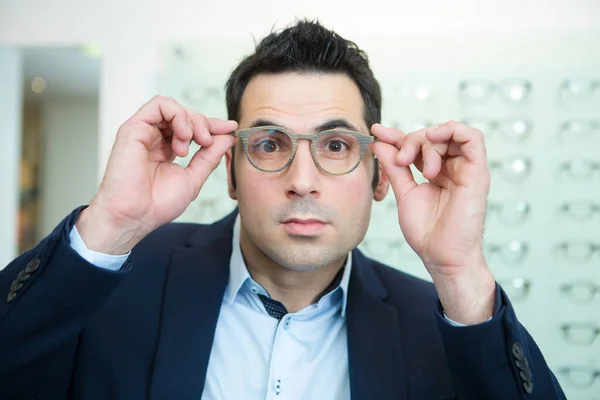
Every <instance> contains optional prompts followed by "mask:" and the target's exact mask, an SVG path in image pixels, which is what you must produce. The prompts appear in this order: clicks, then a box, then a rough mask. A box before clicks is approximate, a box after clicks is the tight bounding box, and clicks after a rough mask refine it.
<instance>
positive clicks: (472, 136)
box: [426, 121, 486, 163]
mask: <svg viewBox="0 0 600 400" xmlns="http://www.w3.org/2000/svg"><path fill="white" fill-rule="evenodd" d="M426 137H427V140H429V141H431V142H432V143H442V142H450V143H456V144H458V145H459V146H458V148H459V149H460V155H462V156H464V157H465V158H466V159H467V160H469V161H472V162H477V163H485V162H486V152H485V144H484V139H483V133H482V132H481V131H480V130H479V129H476V128H473V127H470V126H467V125H465V124H461V123H460V122H456V121H449V122H446V123H445V124H442V125H439V126H436V127H432V128H431V129H429V130H428V131H427V133H426ZM452 150H453V151H452V152H455V151H456V150H457V147H456V146H453V148H452Z"/></svg>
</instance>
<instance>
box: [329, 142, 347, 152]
mask: <svg viewBox="0 0 600 400" xmlns="http://www.w3.org/2000/svg"><path fill="white" fill-rule="evenodd" d="M326 147H327V150H329V151H331V152H332V153H339V152H341V151H343V150H344V148H345V147H348V145H347V144H346V143H344V142H342V141H341V140H339V139H332V140H330V141H329V142H327V146H326Z"/></svg>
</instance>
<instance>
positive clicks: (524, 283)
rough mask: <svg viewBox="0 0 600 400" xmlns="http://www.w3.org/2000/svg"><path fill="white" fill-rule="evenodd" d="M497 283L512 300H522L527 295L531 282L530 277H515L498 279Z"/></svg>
mask: <svg viewBox="0 0 600 400" xmlns="http://www.w3.org/2000/svg"><path fill="white" fill-rule="evenodd" d="M498 284H499V285H500V287H502V289H504V292H505V293H506V295H507V296H508V298H509V299H510V301H513V302H522V301H523V300H525V299H526V298H527V297H529V292H530V291H531V285H532V282H531V280H530V279H527V278H522V277H515V278H509V279H506V278H504V279H498Z"/></svg>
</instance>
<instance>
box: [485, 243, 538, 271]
mask: <svg viewBox="0 0 600 400" xmlns="http://www.w3.org/2000/svg"><path fill="white" fill-rule="evenodd" d="M483 251H484V254H485V256H486V259H488V260H489V261H496V260H500V261H501V262H502V263H504V264H509V265H516V264H521V263H522V262H523V260H525V258H526V256H527V253H528V252H529V244H528V243H526V242H524V241H522V240H511V241H508V242H506V243H486V244H484V246H483Z"/></svg>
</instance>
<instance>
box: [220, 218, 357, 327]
mask: <svg viewBox="0 0 600 400" xmlns="http://www.w3.org/2000/svg"><path fill="white" fill-rule="evenodd" d="M351 268H352V252H349V253H348V257H346V264H345V265H344V273H343V274H342V279H341V280H340V283H339V285H338V287H336V288H334V289H333V290H336V289H337V288H341V290H342V309H341V315H342V317H344V316H345V315H346V304H347V302H348V285H349V283H350V270H351ZM248 280H252V278H251V277H250V274H249V273H248V268H247V267H246V263H245V262H244V257H242V250H241V247H240V215H239V214H238V215H237V216H236V218H235V224H234V226H233V238H232V252H231V259H230V261H229V283H228V285H227V296H228V298H227V300H226V301H227V303H228V304H231V303H233V302H234V301H235V298H236V296H237V295H238V292H239V291H240V289H241V288H242V287H243V286H244V283H246V281H248Z"/></svg>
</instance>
